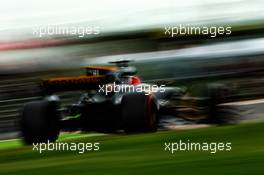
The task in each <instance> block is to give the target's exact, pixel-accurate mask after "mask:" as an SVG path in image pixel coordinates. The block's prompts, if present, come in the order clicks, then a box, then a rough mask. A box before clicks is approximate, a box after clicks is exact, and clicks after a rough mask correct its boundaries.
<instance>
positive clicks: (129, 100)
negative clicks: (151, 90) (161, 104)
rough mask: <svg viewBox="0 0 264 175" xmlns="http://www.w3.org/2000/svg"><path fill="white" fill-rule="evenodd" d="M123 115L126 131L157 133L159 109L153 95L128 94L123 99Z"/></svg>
mask: <svg viewBox="0 0 264 175" xmlns="http://www.w3.org/2000/svg"><path fill="white" fill-rule="evenodd" d="M121 105H122V110H121V115H122V119H123V125H124V130H125V132H126V133H132V132H155V131H156V130H157V118H158V116H157V115H158V108H157V105H156V102H155V97H154V96H153V95H145V94H144V93H138V94H127V95H124V97H123V99H122V103H121Z"/></svg>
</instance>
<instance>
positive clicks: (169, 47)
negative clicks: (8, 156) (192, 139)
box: [0, 0, 264, 138]
mask: <svg viewBox="0 0 264 175" xmlns="http://www.w3.org/2000/svg"><path fill="white" fill-rule="evenodd" d="M0 14H1V15H0V138H10V137H16V136H17V131H18V130H19V128H18V125H17V121H18V119H19V117H18V116H19V110H20V108H21V106H22V105H23V103H25V102H28V101H32V100H35V99H38V98H40V91H41V90H40V88H39V82H40V81H41V79H43V78H47V77H50V76H60V75H61V76H64V75H82V74H84V72H82V71H83V70H82V69H79V67H81V66H86V65H94V64H107V62H109V61H115V60H119V59H129V60H134V62H133V64H134V65H136V66H137V67H138V73H139V75H140V76H141V77H142V78H143V79H144V80H146V81H157V82H158V81H161V82H163V81H164V82H166V83H171V82H173V83H174V85H187V86H193V85H196V84H199V83H200V82H204V81H220V82H223V81H225V82H226V83H228V84H229V85H230V87H233V88H234V89H236V93H237V96H236V97H234V99H236V101H239V100H242V99H243V100H244V99H260V98H262V96H263V95H264V93H263V92H264V91H263V90H264V88H263V85H264V1H262V0H251V1H248V0H222V1H217V0H204V1H200V0H184V1H182V0H163V1H156V0H144V1H142V0H134V1H122V0H111V1H110V0H97V1H86V0H74V1H73V0H68V1H64V0H56V1H54V0H46V1H36V0H27V1H20V0H9V1H2V2H0ZM179 24H182V25H193V26H208V27H210V26H223V27H228V26H229V27H231V28H232V29H231V31H232V33H231V35H219V36H217V37H210V36H209V35H176V36H174V37H173V38H172V37H170V36H168V35H166V34H165V27H166V26H177V25H179ZM48 28H53V31H51V30H52V29H50V33H49V32H48ZM54 28H68V29H69V28H71V29H72V28H78V29H84V28H85V29H87V28H88V29H89V31H88V32H89V34H87V35H84V36H80V33H77V32H76V31H75V33H74V32H73V33H71V34H69V33H62V32H57V33H56V32H54ZM44 30H46V33H49V34H46V35H42V36H40V33H39V32H44ZM54 33H55V34H54ZM78 93H79V92H70V93H67V94H62V95H61V97H62V99H63V101H64V105H67V104H70V103H71V102H72V101H73V100H76V99H78V97H79V96H78V95H77V94H78ZM258 105H261V104H259V103H258ZM258 108H261V106H258ZM256 110H257V109H256ZM259 113H260V114H261V112H259Z"/></svg>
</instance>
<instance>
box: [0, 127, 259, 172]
mask: <svg viewBox="0 0 264 175" xmlns="http://www.w3.org/2000/svg"><path fill="white" fill-rule="evenodd" d="M263 133H264V123H247V124H240V125H234V126H224V127H210V128H203V129H194V130H182V131H165V132H158V133H154V134H138V135H98V136H97V135H92V136H91V137H90V136H89V134H69V135H62V136H61V138H60V141H63V142H100V151H97V152H85V153H84V154H78V153H77V152H70V151H68V152H67V151H50V152H48V151H47V152H44V153H42V154H40V153H38V152H36V151H32V147H31V146H23V145H21V143H20V141H19V140H14V141H9V142H1V143H0V174H8V175H12V174H42V175H50V174H63V175H79V174H80V175H81V174H109V175H110V174H113V175H118V174H128V175H129V174H131V175H132V174H133V175H134V174H137V175H141V174H142V175H146V174H152V175H155V174H159V175H160V174H187V175H188V174H196V175H199V174H203V175H205V174H214V175H218V174H219V175H220V174H221V175H223V174H224V175H229V174H230V175H234V174H236V175H237V174H245V175H248V174H251V175H254V174H256V175H260V174H262V173H263V171H264V166H263V165H264V137H263ZM179 140H183V141H187V140H190V142H232V150H231V151H228V152H217V153H216V154H211V153H210V152H209V151H208V152H198V151H184V152H179V151H178V152H175V153H174V154H171V153H169V152H165V151H164V142H178V141H179ZM16 144H17V145H16ZM14 145H15V146H14Z"/></svg>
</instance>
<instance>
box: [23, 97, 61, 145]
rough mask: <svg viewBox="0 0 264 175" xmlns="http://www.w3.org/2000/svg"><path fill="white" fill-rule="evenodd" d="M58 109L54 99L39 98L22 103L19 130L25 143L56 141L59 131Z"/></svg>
mask: <svg viewBox="0 0 264 175" xmlns="http://www.w3.org/2000/svg"><path fill="white" fill-rule="evenodd" d="M58 109H59V104H58V102H56V101H47V100H40V101H34V102H29V103H27V104H25V105H24V108H23V110H22V115H21V131H22V137H23V139H24V141H25V143H26V144H32V143H42V142H48V141H50V142H54V141H56V139H57V138H58V135H59V131H60V126H59V120H60V112H59V111H58Z"/></svg>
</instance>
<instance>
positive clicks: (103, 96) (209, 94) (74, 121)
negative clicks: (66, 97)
mask: <svg viewBox="0 0 264 175" xmlns="http://www.w3.org/2000/svg"><path fill="white" fill-rule="evenodd" d="M128 63H129V61H126V60H123V61H117V62H112V64H115V66H104V67H98V66H96V67H92V66H89V67H85V69H86V75H84V76H78V77H60V78H51V79H48V80H43V82H42V84H41V87H42V88H43V92H44V97H43V100H40V101H33V102H29V103H27V104H25V105H24V107H23V110H22V114H21V130H22V136H23V138H24V141H25V142H26V143H29V144H31V143H36V142H47V141H48V140H49V141H50V142H52V141H56V139H57V138H58V135H59V132H60V130H85V131H98V132H116V131H124V132H126V133H139V132H155V131H156V130H157V124H158V121H159V120H160V119H161V118H162V116H164V115H172V116H178V117H183V118H186V119H190V120H196V121H206V122H215V123H221V122H223V121H224V120H225V119H224V118H223V115H220V114H226V111H227V110H226V109H227V107H226V106H225V107H221V105H219V104H222V103H223V102H224V101H225V99H226V98H227V97H228V96H229V95H230V92H229V89H228V88H227V87H226V86H224V85H219V84H211V85H208V86H207V88H206V95H204V96H202V97H191V96H190V95H189V94H188V92H187V91H186V90H185V89H184V88H179V87H167V86H166V85H162V84H146V83H144V82H142V81H141V79H140V78H139V77H138V76H136V68H135V67H131V66H128ZM74 90H85V92H84V93H83V94H82V95H81V97H80V98H79V101H78V102H77V103H75V104H72V105H71V106H69V107H67V108H66V109H65V108H62V107H61V104H60V99H59V97H58V96H57V95H55V94H56V92H60V91H74ZM223 109H224V110H223ZM219 116H221V117H219Z"/></svg>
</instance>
